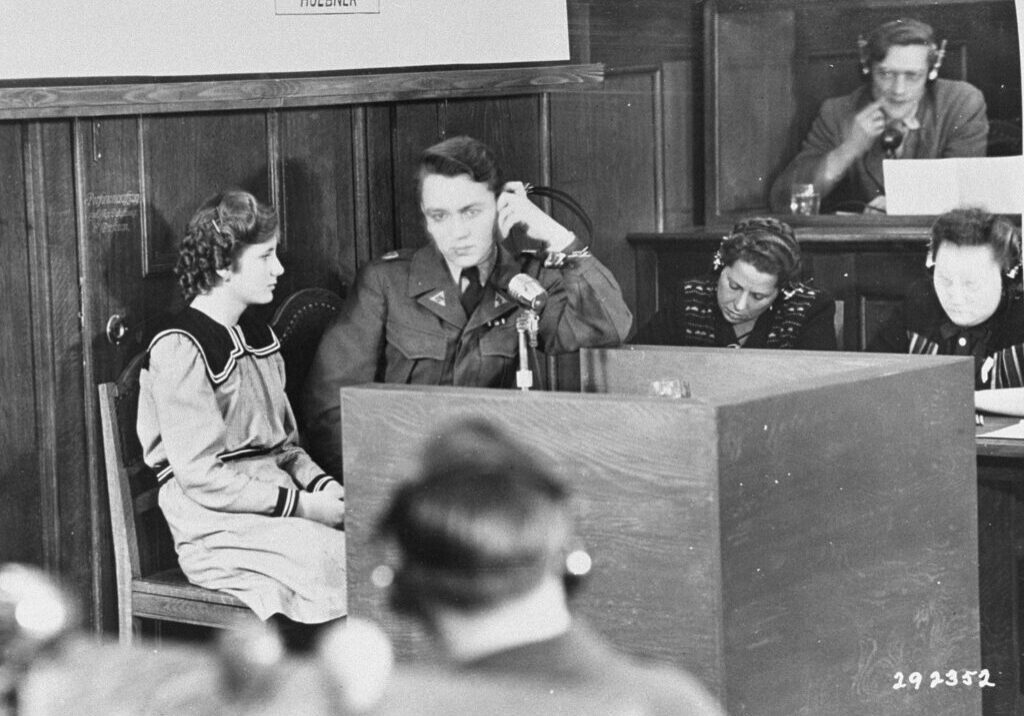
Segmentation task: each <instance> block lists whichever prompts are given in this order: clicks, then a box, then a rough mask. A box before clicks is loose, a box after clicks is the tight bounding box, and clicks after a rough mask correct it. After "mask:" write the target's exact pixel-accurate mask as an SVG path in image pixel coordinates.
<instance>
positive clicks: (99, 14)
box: [0, 0, 569, 80]
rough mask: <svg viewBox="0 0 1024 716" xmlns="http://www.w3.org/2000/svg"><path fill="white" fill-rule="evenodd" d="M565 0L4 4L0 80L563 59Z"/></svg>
mask: <svg viewBox="0 0 1024 716" xmlns="http://www.w3.org/2000/svg"><path fill="white" fill-rule="evenodd" d="M568 59H569V31H568V20H567V17H566V0H529V2H492V1H490V0H462V1H461V2H452V1H451V0H218V1H217V2H210V0H173V2H123V1H122V2H114V1H113V0H47V2H45V3H31V2H23V1H22V0H5V1H4V2H3V7H2V10H0V80H12V79H35V78H57V77H105V76H108V77H140V76H202V75H233V74H263V73H290V72H317V71H331V70H353V69H371V68H386V67H390V68H393V67H414V66H422V65H461V64H500V63H508V62H544V61H566V60H568Z"/></svg>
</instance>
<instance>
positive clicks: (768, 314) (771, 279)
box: [632, 217, 836, 350]
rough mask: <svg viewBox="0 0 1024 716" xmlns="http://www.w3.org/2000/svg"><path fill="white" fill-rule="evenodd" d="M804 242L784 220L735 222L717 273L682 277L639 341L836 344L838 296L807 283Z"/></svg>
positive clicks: (796, 345)
mask: <svg viewBox="0 0 1024 716" xmlns="http://www.w3.org/2000/svg"><path fill="white" fill-rule="evenodd" d="M800 267H801V257H800V245H799V244H798V243H797V240H796V236H794V234H793V229H792V228H790V226H789V225H788V224H786V223H785V222H782V221H779V220H777V219H772V218H768V217H755V218H752V219H746V220H744V221H741V222H739V223H738V224H736V225H735V226H734V227H733V229H732V232H731V233H730V234H729V235H728V236H727V237H725V239H723V241H722V245H721V246H720V247H719V249H718V252H717V253H716V254H715V259H714V264H713V270H712V272H711V273H709V274H706V275H704V276H700V277H698V278H693V279H689V280H686V281H683V282H682V283H681V284H679V287H678V288H677V290H676V292H675V295H674V296H673V298H672V301H671V302H670V303H669V304H668V305H667V306H665V307H664V308H662V309H661V310H660V311H658V312H657V313H656V314H655V315H654V316H653V317H652V318H651V320H650V321H649V322H648V323H647V324H646V325H644V326H643V327H642V328H641V329H640V331H639V332H638V333H637V334H636V336H635V337H634V338H633V340H632V342H633V343H638V344H647V345H674V346H718V347H731V348H798V349H807V350H835V348H836V335H835V327H834V317H835V310H836V306H835V301H834V300H833V299H832V297H831V296H830V295H829V294H828V292H826V291H824V290H822V289H818V288H811V287H810V286H807V285H806V284H803V283H801V282H800Z"/></svg>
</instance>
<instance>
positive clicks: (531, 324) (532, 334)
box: [516, 308, 540, 390]
mask: <svg viewBox="0 0 1024 716" xmlns="http://www.w3.org/2000/svg"><path fill="white" fill-rule="evenodd" d="M539 327H540V316H538V315H537V312H536V311H534V310H533V309H532V308H527V309H526V310H524V311H520V313H519V315H518V316H516V332H517V333H518V334H519V370H517V371H516V387H517V388H519V389H520V390H529V389H530V388H532V387H533V371H531V370H530V354H529V352H528V351H527V348H526V342H527V335H529V342H530V348H534V349H536V348H537V329H538V328H539Z"/></svg>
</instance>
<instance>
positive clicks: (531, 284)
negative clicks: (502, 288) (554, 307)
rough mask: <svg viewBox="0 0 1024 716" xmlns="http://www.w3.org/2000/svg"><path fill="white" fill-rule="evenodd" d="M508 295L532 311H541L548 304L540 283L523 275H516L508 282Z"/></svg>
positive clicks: (546, 295)
mask: <svg viewBox="0 0 1024 716" xmlns="http://www.w3.org/2000/svg"><path fill="white" fill-rule="evenodd" d="M508 295H509V296H511V297H512V298H514V299H515V300H516V301H517V302H518V303H520V304H521V305H523V306H525V307H526V308H529V309H530V310H533V311H541V310H543V308H544V306H546V305H547V302H548V292H547V291H545V290H544V287H543V286H541V285H540V281H538V280H537V279H535V278H534V277H533V276H530V275H528V274H525V273H517V274H516V275H515V276H513V277H512V279H511V280H510V281H509V282H508Z"/></svg>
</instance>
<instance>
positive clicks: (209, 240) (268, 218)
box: [174, 189, 278, 301]
mask: <svg viewBox="0 0 1024 716" xmlns="http://www.w3.org/2000/svg"><path fill="white" fill-rule="evenodd" d="M277 229H278V218H277V211H276V210H275V209H274V207H272V206H269V205H267V204H261V203H260V202H259V201H257V200H256V197H254V196H253V195H252V194H250V193H249V192H247V191H243V190H241V189H229V190H227V191H223V192H221V193H220V194H217V195H216V196H212V197H210V198H209V199H207V200H206V201H204V202H203V203H202V205H201V206H200V207H199V208H198V209H197V210H196V212H195V214H193V215H192V218H191V219H189V222H188V226H187V227H186V229H185V236H184V237H183V238H182V240H181V247H180V248H179V250H178V263H177V265H175V267H174V273H175V275H176V276H177V277H178V284H179V285H180V286H181V291H182V293H183V294H184V296H185V300H186V301H189V300H191V299H192V298H194V297H195V296H198V295H199V294H201V293H206V292H207V291H209V290H210V289H211V288H213V287H214V286H216V285H217V283H218V282H219V281H220V276H218V275H217V272H218V271H220V270H222V269H231V268H233V267H234V265H235V259H237V258H238V255H239V254H240V253H241V252H242V250H243V249H244V248H245V247H246V246H251V245H253V244H262V243H265V242H267V241H270V240H271V239H272V238H274V236H276V235H277Z"/></svg>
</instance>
